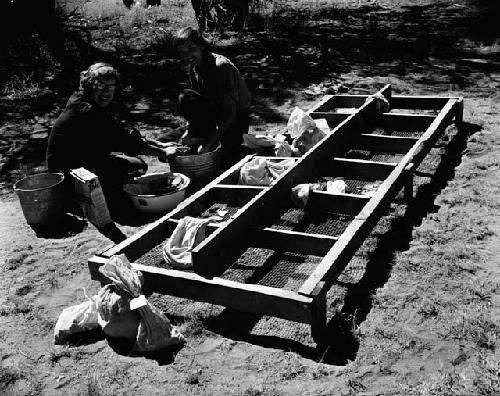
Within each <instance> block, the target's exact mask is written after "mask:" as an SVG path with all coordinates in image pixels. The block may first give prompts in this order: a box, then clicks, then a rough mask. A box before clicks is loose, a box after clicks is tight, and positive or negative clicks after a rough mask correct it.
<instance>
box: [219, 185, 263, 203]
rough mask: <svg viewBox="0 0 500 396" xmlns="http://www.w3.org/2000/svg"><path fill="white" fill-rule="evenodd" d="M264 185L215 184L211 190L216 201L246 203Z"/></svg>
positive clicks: (261, 189)
mask: <svg viewBox="0 0 500 396" xmlns="http://www.w3.org/2000/svg"><path fill="white" fill-rule="evenodd" d="M267 188H268V187H266V186H247V185H240V184H216V185H214V186H212V189H211V192H212V195H213V196H214V199H215V200H216V201H217V202H226V203H241V204H246V203H247V202H248V201H250V200H251V199H252V198H253V197H255V196H256V195H257V194H258V193H260V192H261V191H263V190H265V189H267Z"/></svg>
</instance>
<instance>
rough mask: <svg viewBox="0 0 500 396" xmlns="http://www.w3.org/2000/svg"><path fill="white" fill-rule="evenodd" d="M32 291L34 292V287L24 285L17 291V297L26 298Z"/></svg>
mask: <svg viewBox="0 0 500 396" xmlns="http://www.w3.org/2000/svg"><path fill="white" fill-rule="evenodd" d="M31 290H33V285H30V284H27V285H22V286H20V287H18V288H17V289H16V292H15V294H16V296H25V295H26V294H28V293H29V292H30V291H31Z"/></svg>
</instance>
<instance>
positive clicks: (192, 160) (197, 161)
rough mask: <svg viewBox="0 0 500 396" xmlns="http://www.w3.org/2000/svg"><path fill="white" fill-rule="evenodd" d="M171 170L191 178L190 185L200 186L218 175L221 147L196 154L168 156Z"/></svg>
mask: <svg viewBox="0 0 500 396" xmlns="http://www.w3.org/2000/svg"><path fill="white" fill-rule="evenodd" d="M168 163H169V165H170V171H171V172H177V173H182V174H184V175H186V176H188V177H189V178H190V179H191V185H192V186H193V187H196V188H200V187H202V186H204V185H205V184H207V183H209V182H210V181H212V180H213V179H214V178H215V177H216V176H218V174H219V172H220V170H221V148H220V146H219V147H218V148H217V149H215V150H214V151H210V152H208V153H203V154H197V155H178V156H172V157H169V159H168Z"/></svg>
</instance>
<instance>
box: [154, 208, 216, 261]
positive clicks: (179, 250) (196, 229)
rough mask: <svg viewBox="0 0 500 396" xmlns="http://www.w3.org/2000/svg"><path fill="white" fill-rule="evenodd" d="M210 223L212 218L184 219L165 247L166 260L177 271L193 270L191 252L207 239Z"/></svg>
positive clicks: (164, 255)
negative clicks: (206, 231)
mask: <svg viewBox="0 0 500 396" xmlns="http://www.w3.org/2000/svg"><path fill="white" fill-rule="evenodd" d="M210 221H212V219H211V218H206V219H198V218H195V217H190V216H186V217H183V218H182V219H181V220H180V221H179V223H178V224H177V227H175V230H174V232H173V233H172V236H171V237H170V238H169V239H168V240H167V241H166V242H165V244H164V245H163V258H164V260H165V261H166V262H167V263H168V264H169V265H171V266H172V267H174V268H177V269H182V270H184V269H189V268H192V267H193V259H192V256H191V251H192V250H193V249H194V248H195V247H196V246H197V245H198V244H199V243H200V242H201V241H203V240H204V239H205V229H206V226H207V224H208V223H210Z"/></svg>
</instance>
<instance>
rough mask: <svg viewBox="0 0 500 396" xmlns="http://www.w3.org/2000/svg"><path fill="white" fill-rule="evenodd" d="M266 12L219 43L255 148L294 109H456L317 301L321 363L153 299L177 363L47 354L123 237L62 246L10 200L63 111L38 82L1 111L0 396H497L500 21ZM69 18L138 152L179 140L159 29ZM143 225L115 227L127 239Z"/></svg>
mask: <svg viewBox="0 0 500 396" xmlns="http://www.w3.org/2000/svg"><path fill="white" fill-rule="evenodd" d="M163 3H166V2H163ZM276 3H277V4H279V5H280V7H282V8H280V9H278V8H276V10H275V15H272V18H271V17H270V16H269V14H266V15H264V16H262V10H260V11H259V10H258V9H257V10H255V12H257V11H259V12H261V14H258V15H257V14H255V15H252V19H251V25H250V27H249V29H248V31H247V32H246V33H238V34H236V33H235V34H225V35H215V36H214V42H215V44H216V45H217V47H218V49H219V51H220V52H223V53H225V54H227V55H228V56H229V57H231V58H232V59H233V60H234V61H235V63H236V64H237V65H238V66H239V68H240V70H241V71H242V73H243V74H244V75H245V77H246V79H247V81H248V82H249V86H250V88H251V90H252V94H253V107H252V111H253V118H252V126H251V128H252V131H254V132H269V131H276V130H279V129H280V128H283V127H284V125H285V123H286V119H287V118H288V115H289V114H290V113H291V111H292V110H293V107H294V106H299V107H301V108H303V109H307V108H309V107H310V106H312V104H313V103H315V102H317V101H318V100H319V99H320V98H321V95H322V94H324V93H331V92H337V91H339V90H347V91H348V92H349V93H373V92H376V91H377V90H378V89H380V88H381V87H382V86H383V85H384V84H386V83H391V84H392V90H393V93H395V94H411V95H430V94H432V95H444V96H463V97H464V125H463V128H462V129H461V130H460V131H459V130H457V128H456V127H454V126H452V127H450V128H448V130H447V131H446V134H445V137H444V138H443V139H441V141H440V142H439V143H438V145H437V146H436V148H434V149H433V150H432V151H431V154H430V156H429V158H428V159H427V160H426V161H425V162H424V163H423V164H422V166H421V167H420V168H419V170H418V172H417V177H416V180H415V183H416V189H415V198H414V199H413V201H412V202H411V203H410V204H409V205H403V204H402V202H400V201H398V202H396V203H395V204H393V205H392V206H391V208H390V210H389V212H388V214H387V216H385V217H384V218H383V219H382V220H381V221H380V222H379V224H378V225H377V227H376V228H375V230H374V231H373V233H372V235H371V236H370V238H369V239H368V240H367V242H366V243H365V244H364V245H363V247H362V248H361V249H360V251H359V252H358V253H357V254H356V256H355V258H354V259H353V260H352V262H351V264H350V265H349V266H348V267H347V268H346V270H345V271H344V273H343V274H342V275H341V276H340V278H339V280H338V282H337V283H336V284H335V285H334V287H333V288H332V292H331V293H330V294H329V299H328V311H329V322H328V326H327V340H328V341H327V343H326V345H324V346H321V347H318V346H316V345H315V344H314V342H313V341H312V340H311V339H310V337H309V334H308V330H307V328H305V327H304V326H301V325H298V324H296V323H292V322H287V321H282V320H277V319H272V318H266V317H255V316H253V315H247V314H243V313H238V312H233V311H230V310H227V309H223V308H222V307H216V306H211V305H208V304H199V303H193V302H191V301H187V300H182V299H176V298H171V297H162V296H158V295H152V296H151V301H152V302H153V303H155V304H156V305H157V306H158V307H159V308H161V309H162V310H164V312H165V313H166V314H167V315H168V316H169V318H171V320H172V321H173V322H174V323H175V324H176V325H178V326H179V328H180V330H181V331H182V332H183V334H184V335H185V336H186V338H187V345H185V346H184V347H183V348H181V349H180V350H175V351H168V352H165V353H163V354H162V355H161V356H154V357H144V356H140V357H133V356H125V355H123V354H120V353H118V352H117V351H115V350H113V348H112V347H111V346H110V345H109V344H108V342H107V341H106V340H104V339H102V337H96V339H93V340H89V341H88V343H87V344H84V345H78V346H74V345H73V346H56V345H54V343H53V327H54V324H55V322H56V320H57V318H58V316H59V314H60V313H61V311H62V310H63V309H64V308H65V307H68V306H70V305H73V304H77V303H79V302H82V301H84V300H85V295H84V290H86V292H87V294H88V295H92V294H94V293H96V292H97V291H98V289H99V284H97V283H96V282H94V281H92V280H91V279H90V276H89V272H88V269H87V264H86V261H87V259H88V258H89V257H90V256H91V255H93V254H95V253H99V252H100V251H102V250H104V249H105V248H106V247H108V246H110V245H112V244H113V240H117V239H116V238H119V237H120V236H119V235H118V236H116V235H108V236H105V235H103V234H102V233H100V232H99V231H98V230H97V229H96V228H95V227H94V226H92V225H91V224H89V223H87V222H86V221H85V220H81V219H76V218H72V219H68V221H67V222H66V223H65V224H63V225H62V227H61V230H60V232H59V233H58V234H57V235H55V234H51V235H37V234H36V233H35V232H34V231H33V230H32V229H31V228H30V227H29V226H28V225H27V224H26V222H25V219H24V217H23V213H22V211H21V207H20V204H19V201H18V199H17V197H16V195H15V194H14V192H13V189H12V186H13V183H14V182H15V181H16V180H18V179H19V178H21V177H22V176H24V175H26V174H31V173H36V172H40V171H43V170H44V169H45V168H44V167H45V164H44V150H45V147H46V139H47V133H48V131H49V129H50V126H51V125H52V122H53V121H54V119H55V117H57V114H58V113H59V112H60V110H61V108H62V106H63V105H64V103H65V100H66V95H67V93H68V91H65V90H64V89H62V88H61V87H59V88H58V89H55V88H51V87H52V86H51V85H50V82H51V81H52V82H53V81H54V80H53V79H52V78H53V74H52V75H51V73H52V71H51V72H49V73H48V75H47V76H45V77H47V78H46V79H45V80H44V78H45V77H43V76H42V75H40V76H35V77H36V78H38V80H37V81H38V82H40V84H39V85H36V86H35V85H33V86H32V87H31V88H33V89H32V90H34V91H35V94H31V95H28V96H27V95H20V94H18V92H17V91H16V86H15V84H11V86H10V87H11V89H10V90H8V89H7V88H5V89H4V90H3V91H2V92H3V93H2V95H3V96H1V97H0V108H1V109H2V110H1V111H0V119H1V127H0V129H1V134H0V155H1V157H0V188H1V191H0V268H1V272H0V287H1V290H2V291H3V292H2V293H1V295H0V394H5V395H63V394H64V395H246V396H250V395H289V394H290V395H299V394H300V395H497V394H500V345H499V344H500V259H499V257H500V216H499V208H500V200H499V196H500V177H499V170H500V126H499V125H500V123H499V121H500V117H499V110H500V100H499V99H500V89H499V88H500V42H499V38H500V34H499V33H500V31H499V28H498V20H499V17H500V12H499V6H498V5H497V3H496V2H495V1H487V0H482V1H481V0H477V1H473V0H453V1H448V0H435V1H430V0H428V1H425V0H421V1H397V0H380V1H365V0H359V1H358V0H345V1H323V2H318V1H311V2H304V4H305V3H307V4H306V6H307V7H306V6H303V7H305V8H299V7H300V4H299V3H300V2H293V1H290V2H276ZM175 4H177V6H178V7H181V4H180V3H178V2H176V3H175ZM259 4H262V2H260V3H259ZM276 7H278V6H276ZM181 8H182V7H181ZM127 15H128V14H127ZM74 18H75V19H74V20H73V23H78V24H80V25H84V24H87V26H89V29H90V31H91V36H92V45H93V46H95V47H96V48H99V49H100V50H102V51H104V52H105V53H108V54H111V55H110V56H113V57H114V59H115V60H116V59H118V60H119V61H120V65H121V66H122V68H121V70H122V71H123V77H124V81H125V85H126V87H125V90H124V95H123V98H124V101H125V107H126V109H127V110H128V112H127V113H126V114H124V118H125V120H126V122H127V123H129V124H130V125H135V126H138V127H139V128H140V129H141V131H143V133H145V134H146V135H148V136H152V137H159V136H161V134H162V133H163V132H164V131H166V130H168V129H169V128H175V127H177V126H179V125H180V123H181V122H182V121H181V119H180V117H178V116H176V114H175V105H174V99H175V96H176V93H177V92H179V89H181V88H182V86H183V83H184V77H183V74H182V70H181V68H180V66H179V65H178V63H177V62H176V61H175V60H174V59H173V58H170V57H169V56H165V53H161V52H160V51H158V48H160V47H159V46H158V45H156V46H155V44H151V43H152V42H153V41H152V39H151V37H153V36H154V35H155V34H158V32H159V31H161V29H166V28H167V27H168V22H164V24H162V22H154V23H145V24H144V25H141V27H140V28H139V29H133V28H131V29H129V30H125V29H124V27H123V26H124V25H123V23H124V22H123V19H122V25H116V24H113V19H112V18H106V19H104V20H100V21H96V20H95V19H92V18H90V19H81V18H79V17H74ZM186 18H189V16H188V17H186ZM191 18H192V16H191ZM117 26H118V27H117ZM120 26H121V27H120ZM160 28H161V29H160ZM120 29H121V30H120ZM124 31H125V32H129V31H131V32H132V34H131V36H130V37H125V38H126V39H127V40H128V43H127V46H124V43H123V42H124V37H123V34H124V33H123V32H124ZM139 31H140V34H139ZM120 32H121V33H120ZM148 39H150V41H148ZM145 43H146V44H145ZM148 43H149V44H148ZM106 51H107V52H106ZM167 55H168V52H167ZM33 62H35V60H33ZM59 71H60V70H55V72H59ZM68 78H69V77H68ZM68 81H71V79H69V80H68ZM67 85H68V86H67V87H63V88H66V89H67V90H70V88H71V84H70V83H68V84H67ZM25 88H26V86H25ZM28 88H30V87H28ZM35 88H36V89H35ZM315 91H316V92H315ZM150 165H151V168H152V169H161V168H162V166H163V165H162V164H159V163H157V162H154V161H150ZM144 224H145V221H139V222H133V221H123V222H120V223H118V224H117V226H118V228H119V230H120V232H121V233H123V234H124V235H127V236H129V235H132V234H133V233H134V232H137V231H138V230H139V229H141V227H143V226H144Z"/></svg>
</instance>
